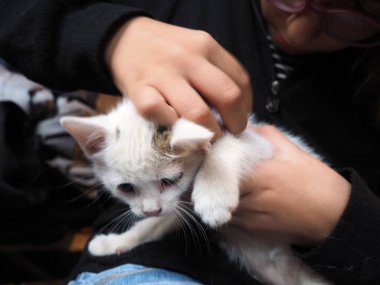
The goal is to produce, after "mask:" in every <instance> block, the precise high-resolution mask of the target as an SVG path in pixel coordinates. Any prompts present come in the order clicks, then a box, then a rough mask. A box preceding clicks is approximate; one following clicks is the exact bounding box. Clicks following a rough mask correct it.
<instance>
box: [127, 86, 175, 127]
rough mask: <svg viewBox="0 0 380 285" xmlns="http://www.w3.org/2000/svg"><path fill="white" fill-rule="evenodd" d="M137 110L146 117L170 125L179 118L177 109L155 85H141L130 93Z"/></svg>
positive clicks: (129, 95)
mask: <svg viewBox="0 0 380 285" xmlns="http://www.w3.org/2000/svg"><path fill="white" fill-rule="evenodd" d="M128 97H129V98H130V100H131V101H132V102H133V103H134V105H135V106H136V109H137V111H138V112H139V113H140V114H141V115H142V116H143V117H144V118H146V119H148V120H152V121H155V122H157V123H158V124H160V125H165V126H169V125H172V124H174V122H175V121H176V120H177V119H178V115H177V113H176V111H175V109H174V108H173V107H172V106H170V105H169V104H168V102H166V100H165V98H164V96H163V95H162V94H161V93H160V92H159V91H158V90H157V89H156V88H154V87H152V86H149V85H141V86H138V87H135V88H134V89H132V90H131V92H130V93H129V94H128Z"/></svg>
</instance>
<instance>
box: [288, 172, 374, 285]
mask: <svg viewBox="0 0 380 285" xmlns="http://www.w3.org/2000/svg"><path fill="white" fill-rule="evenodd" d="M342 175H343V176H345V177H346V179H347V180H349V181H350V182H351V185H352V192H351V197H350V199H349V203H348V205H347V208H346V209H345V211H344V213H343V215H342V217H341V219H340V220H339V222H338V224H337V226H336V228H335V229H334V230H333V232H332V233H331V235H330V236H329V237H328V238H327V239H326V240H325V241H324V242H323V243H322V244H320V245H318V246H316V247H315V248H313V249H311V250H308V251H301V250H300V249H295V252H296V254H297V255H298V256H299V257H301V259H302V260H303V261H305V262H306V263H307V264H309V265H310V266H311V267H312V268H314V269H315V270H316V271H318V272H319V273H321V274H322V275H323V276H325V277H326V278H327V279H328V280H330V281H332V282H333V284H355V285H364V284H366V285H369V284H378V282H379V280H380V199H379V198H378V197H376V196H375V195H374V194H373V193H372V192H371V191H370V189H369V188H368V186H367V185H366V184H365V182H364V181H363V180H362V179H361V178H360V177H359V175H358V174H357V172H355V171H354V170H352V169H346V170H344V171H342Z"/></svg>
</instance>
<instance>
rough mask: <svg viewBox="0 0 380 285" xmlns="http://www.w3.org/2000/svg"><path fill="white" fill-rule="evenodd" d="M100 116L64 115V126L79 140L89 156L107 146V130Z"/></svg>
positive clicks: (62, 123) (62, 121) (62, 122)
mask: <svg viewBox="0 0 380 285" xmlns="http://www.w3.org/2000/svg"><path fill="white" fill-rule="evenodd" d="M99 117H100V116H96V117H89V118H79V117H62V118H61V120H60V123H61V125H62V127H63V128H64V129H65V130H66V131H67V132H68V133H69V134H71V135H72V136H73V137H74V139H75V140H76V141H77V142H78V144H79V146H80V147H81V148H82V150H83V152H84V153H85V154H86V156H87V157H88V158H92V156H93V155H94V154H96V153H98V152H99V151H101V150H102V149H103V148H104V147H105V139H106V134H107V130H106V128H105V127H103V126H102V124H101V123H100V122H99Z"/></svg>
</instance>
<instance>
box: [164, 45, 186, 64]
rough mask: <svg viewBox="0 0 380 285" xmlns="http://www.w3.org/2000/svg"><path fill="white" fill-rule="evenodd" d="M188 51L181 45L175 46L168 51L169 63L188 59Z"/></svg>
mask: <svg viewBox="0 0 380 285" xmlns="http://www.w3.org/2000/svg"><path fill="white" fill-rule="evenodd" d="M188 55H189V54H188V53H187V51H186V49H185V48H184V47H182V46H180V45H178V46H173V47H171V48H170V49H169V50H168V57H169V62H180V61H182V60H184V59H186V58H187V57H188Z"/></svg>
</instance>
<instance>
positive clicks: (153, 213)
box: [143, 208, 161, 217]
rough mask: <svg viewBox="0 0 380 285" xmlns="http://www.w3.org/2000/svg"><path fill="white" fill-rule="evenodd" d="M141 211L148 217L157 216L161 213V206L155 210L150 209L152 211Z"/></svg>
mask: <svg viewBox="0 0 380 285" xmlns="http://www.w3.org/2000/svg"><path fill="white" fill-rule="evenodd" d="M143 213H144V215H145V216H148V217H154V216H158V215H159V214H160V213H161V208H160V209H157V210H152V211H143Z"/></svg>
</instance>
